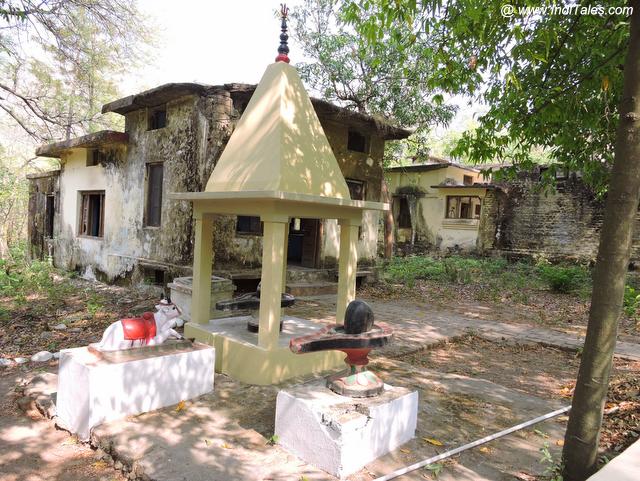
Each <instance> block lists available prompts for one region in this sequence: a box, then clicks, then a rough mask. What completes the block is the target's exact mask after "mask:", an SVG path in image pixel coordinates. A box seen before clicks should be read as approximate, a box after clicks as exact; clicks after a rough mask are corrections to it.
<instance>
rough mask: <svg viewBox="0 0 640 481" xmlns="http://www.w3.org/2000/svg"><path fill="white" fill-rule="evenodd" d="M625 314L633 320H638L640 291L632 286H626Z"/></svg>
mask: <svg viewBox="0 0 640 481" xmlns="http://www.w3.org/2000/svg"><path fill="white" fill-rule="evenodd" d="M623 309H624V313H625V314H626V315H627V316H629V317H630V318H631V319H638V318H640V316H639V315H638V311H640V289H634V288H633V287H631V286H624V302H623Z"/></svg>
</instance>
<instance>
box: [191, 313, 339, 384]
mask: <svg viewBox="0 0 640 481" xmlns="http://www.w3.org/2000/svg"><path fill="white" fill-rule="evenodd" d="M248 319H249V318H248V317H247V316H238V317H229V318H225V319H215V320H212V321H211V322H209V323H208V324H196V323H193V322H189V323H187V324H185V328H184V335H185V337H187V338H195V339H196V340H197V341H199V342H202V343H204V344H208V345H210V346H213V347H215V349H216V371H217V372H221V373H224V374H227V375H229V376H231V377H232V378H233V379H236V380H238V381H242V382H246V383H248V384H257V385H262V386H264V385H269V384H278V383H280V382H282V381H284V380H286V379H290V378H292V377H297V376H306V375H309V374H319V373H321V372H323V371H327V370H329V369H334V368H336V367H344V357H345V355H344V353H342V352H339V351H322V352H314V353H309V354H304V355H299V354H294V353H292V352H291V350H290V349H289V340H290V339H292V338H294V337H298V336H304V335H308V334H311V333H313V332H315V331H317V330H318V329H320V328H322V327H324V325H323V324H318V323H316V322H313V321H309V320H306V319H300V318H297V317H292V316H283V326H284V327H283V330H282V332H281V333H280V338H279V341H278V347H277V348H276V349H273V350H271V351H268V350H266V349H263V348H261V347H260V346H258V334H257V333H253V332H249V331H248V330H247V320H248Z"/></svg>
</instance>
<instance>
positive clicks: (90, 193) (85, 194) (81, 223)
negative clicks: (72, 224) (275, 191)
mask: <svg viewBox="0 0 640 481" xmlns="http://www.w3.org/2000/svg"><path fill="white" fill-rule="evenodd" d="M91 197H99V198H100V214H99V215H100V218H99V220H100V222H99V225H98V235H97V236H96V235H92V234H89V233H88V232H89V231H90V227H89V226H90V225H91V224H93V222H92V220H93V219H92V218H91V217H90V216H91V215H93V211H92V209H91ZM105 197H106V196H105V191H104V190H83V191H79V198H80V202H79V208H80V212H79V215H78V235H77V237H84V238H88V239H104V211H105ZM85 198H86V199H87V200H86V206H85ZM85 219H86V221H85ZM85 226H86V229H85Z"/></svg>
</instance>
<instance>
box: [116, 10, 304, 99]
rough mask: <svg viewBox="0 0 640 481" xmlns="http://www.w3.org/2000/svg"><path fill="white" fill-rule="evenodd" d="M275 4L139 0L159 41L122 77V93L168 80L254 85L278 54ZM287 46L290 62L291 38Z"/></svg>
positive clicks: (294, 49)
mask: <svg viewBox="0 0 640 481" xmlns="http://www.w3.org/2000/svg"><path fill="white" fill-rule="evenodd" d="M299 3H300V1H296V0H294V1H288V2H287V4H288V5H289V6H290V7H293V6H295V5H298V4H299ZM279 7H280V3H279V2H278V0H276V1H267V0H235V1H220V0H178V1H176V0H171V1H169V0H139V8H140V10H141V11H143V12H144V13H145V14H147V15H149V16H150V17H151V19H152V21H153V22H154V23H155V24H156V25H157V27H158V29H157V33H158V37H159V39H160V45H159V48H158V49H157V54H156V57H155V58H153V59H151V60H152V62H151V64H150V65H149V66H148V67H145V68H144V70H143V71H141V72H132V73H131V74H130V75H128V76H126V77H125V78H124V79H123V94H125V95H128V94H131V93H135V92H137V91H140V90H144V89H146V88H152V87H156V86H158V85H161V84H163V83H167V82H199V83H205V84H213V85H215V84H223V83H230V82H241V83H242V82H244V83H258V81H259V80H260V77H261V76H262V73H263V72H264V70H265V68H266V67H267V65H268V64H270V63H272V62H273V61H274V59H275V57H276V55H277V54H278V52H277V50H278V45H279V44H280V39H279V35H280V22H279V20H278V19H277V18H276V17H275V16H274V12H275V10H276V9H279ZM289 47H290V48H291V52H290V54H289V56H290V57H291V59H292V62H295V61H296V60H300V59H301V57H300V55H299V48H297V46H296V45H295V44H294V42H293V40H292V39H290V40H289ZM297 54H298V56H297Z"/></svg>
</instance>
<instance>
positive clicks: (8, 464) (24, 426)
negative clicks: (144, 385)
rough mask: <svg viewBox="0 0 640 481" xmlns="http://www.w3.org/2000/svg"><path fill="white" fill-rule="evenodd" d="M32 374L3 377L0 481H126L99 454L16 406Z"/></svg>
mask: <svg viewBox="0 0 640 481" xmlns="http://www.w3.org/2000/svg"><path fill="white" fill-rule="evenodd" d="M32 374H33V373H32V372H20V371H17V372H16V371H13V372H11V373H0V481H72V480H73V481H125V478H124V477H122V475H121V474H120V473H119V472H117V471H115V470H114V469H113V468H112V467H110V466H109V464H107V463H106V462H104V461H101V460H99V459H98V458H97V457H96V453H95V451H93V450H92V449H90V448H89V447H88V446H86V445H83V444H81V443H78V442H76V441H75V438H73V437H71V436H69V434H68V433H67V432H65V431H60V430H57V429H55V427H54V426H53V422H51V421H47V420H44V419H43V418H42V416H41V415H40V414H39V413H38V412H37V411H35V410H34V409H28V410H27V413H24V412H23V411H21V410H20V409H19V408H18V405H17V403H16V392H15V388H16V386H18V385H20V384H21V383H22V381H24V379H25V378H29V377H30V376H32Z"/></svg>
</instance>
